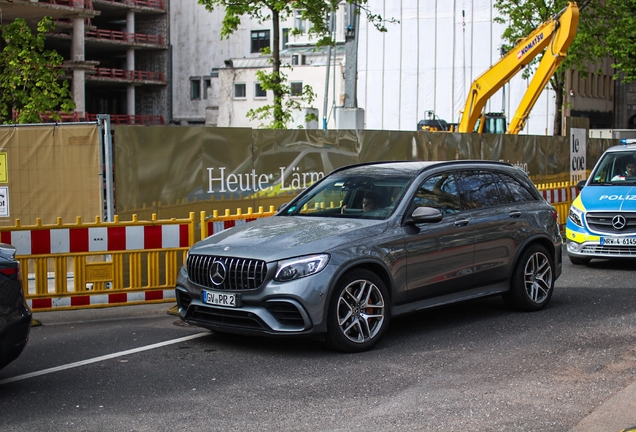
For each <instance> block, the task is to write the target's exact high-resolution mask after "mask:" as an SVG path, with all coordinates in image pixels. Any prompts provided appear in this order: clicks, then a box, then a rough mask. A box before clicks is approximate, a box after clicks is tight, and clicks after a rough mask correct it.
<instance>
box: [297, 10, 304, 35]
mask: <svg viewBox="0 0 636 432" xmlns="http://www.w3.org/2000/svg"><path fill="white" fill-rule="evenodd" d="M294 27H295V28H296V30H299V31H300V32H301V33H302V34H305V33H307V24H306V23H305V20H304V19H303V12H302V11H300V10H295V11H294Z"/></svg>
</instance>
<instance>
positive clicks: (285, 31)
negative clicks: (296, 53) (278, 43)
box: [282, 28, 289, 49]
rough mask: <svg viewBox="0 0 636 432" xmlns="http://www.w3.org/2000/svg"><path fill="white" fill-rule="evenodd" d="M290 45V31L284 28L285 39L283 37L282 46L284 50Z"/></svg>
mask: <svg viewBox="0 0 636 432" xmlns="http://www.w3.org/2000/svg"><path fill="white" fill-rule="evenodd" d="M288 43H289V29H288V28H284V29H283V37H282V44H283V46H282V49H286V48H287V44H288Z"/></svg>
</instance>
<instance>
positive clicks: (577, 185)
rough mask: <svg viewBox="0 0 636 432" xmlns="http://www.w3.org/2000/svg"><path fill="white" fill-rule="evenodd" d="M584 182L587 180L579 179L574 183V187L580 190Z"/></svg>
mask: <svg viewBox="0 0 636 432" xmlns="http://www.w3.org/2000/svg"><path fill="white" fill-rule="evenodd" d="M585 183H587V180H581V181H580V182H578V183H577V184H576V188H577V189H578V190H579V191H580V190H581V189H583V188H584V187H585Z"/></svg>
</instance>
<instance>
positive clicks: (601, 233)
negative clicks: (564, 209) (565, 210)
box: [565, 144, 636, 265]
mask: <svg viewBox="0 0 636 432" xmlns="http://www.w3.org/2000/svg"><path fill="white" fill-rule="evenodd" d="M577 187H578V188H579V189H580V194H579V196H578V197H577V198H576V199H575V200H574V202H573V203H572V206H571V207H570V213H569V215H568V220H567V223H566V227H565V234H566V238H567V253H568V257H569V258H570V262H572V264H576V265H579V264H587V263H589V262H590V260H591V259H592V258H623V257H636V144H628V145H619V146H615V147H611V148H609V149H607V151H606V152H605V153H604V154H603V155H602V156H601V158H600V159H599V161H598V162H597V164H596V166H595V167H594V170H593V171H592V174H591V175H590V178H589V179H588V180H587V182H581V183H579V184H578V185H577Z"/></svg>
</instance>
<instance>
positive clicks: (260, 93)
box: [254, 83, 267, 98]
mask: <svg viewBox="0 0 636 432" xmlns="http://www.w3.org/2000/svg"><path fill="white" fill-rule="evenodd" d="M254 97H255V98H264V97H267V92H266V91H265V90H263V87H261V83H254Z"/></svg>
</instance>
